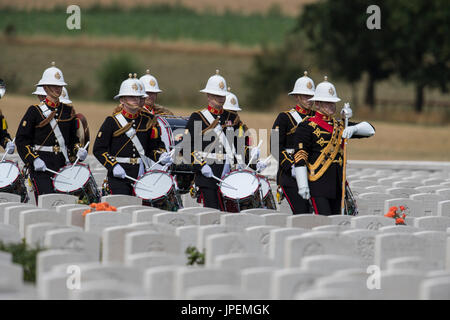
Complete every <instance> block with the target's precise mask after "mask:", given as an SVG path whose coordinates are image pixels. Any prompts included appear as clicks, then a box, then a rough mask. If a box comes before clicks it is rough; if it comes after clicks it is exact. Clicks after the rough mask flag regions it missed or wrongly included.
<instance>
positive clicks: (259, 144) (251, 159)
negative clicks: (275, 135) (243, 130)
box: [245, 139, 263, 169]
mask: <svg viewBox="0 0 450 320" xmlns="http://www.w3.org/2000/svg"><path fill="white" fill-rule="evenodd" d="M262 143H263V141H262V139H261V140H259V143H258V146H257V147H256V149H259V147H260V146H261V144H262ZM253 158H254V157H251V158H250V161H249V162H248V164H247V167H245V169H248V167H249V166H250V163H252V161H253Z"/></svg>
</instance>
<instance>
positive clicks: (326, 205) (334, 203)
mask: <svg viewBox="0 0 450 320" xmlns="http://www.w3.org/2000/svg"><path fill="white" fill-rule="evenodd" d="M311 200H312V203H313V206H314V212H315V213H316V214H321V215H324V216H329V215H332V214H341V199H328V198H325V197H313V198H311Z"/></svg>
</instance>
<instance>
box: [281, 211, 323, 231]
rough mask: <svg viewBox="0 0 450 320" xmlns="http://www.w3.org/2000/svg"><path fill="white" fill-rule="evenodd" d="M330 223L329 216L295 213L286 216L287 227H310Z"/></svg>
mask: <svg viewBox="0 0 450 320" xmlns="http://www.w3.org/2000/svg"><path fill="white" fill-rule="evenodd" d="M329 224H331V220H330V218H328V217H327V216H322V215H317V214H297V215H293V216H290V217H289V218H287V227H288V228H305V229H312V228H314V227H318V226H325V225H329Z"/></svg>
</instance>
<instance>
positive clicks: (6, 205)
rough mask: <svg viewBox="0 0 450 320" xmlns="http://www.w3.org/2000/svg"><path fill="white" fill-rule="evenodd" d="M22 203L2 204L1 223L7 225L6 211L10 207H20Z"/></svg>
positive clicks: (0, 203) (0, 209) (0, 208)
mask: <svg viewBox="0 0 450 320" xmlns="http://www.w3.org/2000/svg"><path fill="white" fill-rule="evenodd" d="M20 205H21V203H20V202H0V223H6V221H5V209H6V208H8V207H15V206H20Z"/></svg>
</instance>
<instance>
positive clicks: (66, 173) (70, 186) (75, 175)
mask: <svg viewBox="0 0 450 320" xmlns="http://www.w3.org/2000/svg"><path fill="white" fill-rule="evenodd" d="M58 173H61V174H58V175H56V177H55V179H54V180H53V185H54V187H55V189H56V190H57V191H59V192H72V191H76V190H78V189H81V188H82V187H83V186H84V185H85V184H86V182H88V180H89V178H90V176H91V175H90V171H89V168H87V167H86V166H83V165H80V164H77V165H75V166H74V167H73V169H72V165H69V166H66V167H64V168H62V169H61V170H59V171H58Z"/></svg>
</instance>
